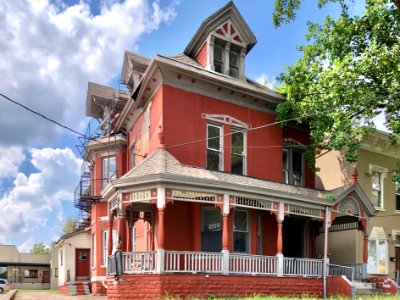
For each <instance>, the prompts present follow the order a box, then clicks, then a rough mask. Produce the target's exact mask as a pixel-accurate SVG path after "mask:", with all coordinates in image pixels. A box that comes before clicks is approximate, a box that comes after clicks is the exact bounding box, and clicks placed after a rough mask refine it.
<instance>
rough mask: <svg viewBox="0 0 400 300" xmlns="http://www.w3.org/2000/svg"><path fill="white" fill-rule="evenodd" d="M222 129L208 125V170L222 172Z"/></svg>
mask: <svg viewBox="0 0 400 300" xmlns="http://www.w3.org/2000/svg"><path fill="white" fill-rule="evenodd" d="M222 149H223V139H222V127H221V126H217V125H213V124H207V169H209V170H215V171H222V155H223V151H222Z"/></svg>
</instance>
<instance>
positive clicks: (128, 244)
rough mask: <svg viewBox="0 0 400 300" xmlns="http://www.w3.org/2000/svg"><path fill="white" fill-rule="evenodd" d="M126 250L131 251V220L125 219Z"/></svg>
mask: <svg viewBox="0 0 400 300" xmlns="http://www.w3.org/2000/svg"><path fill="white" fill-rule="evenodd" d="M126 229H127V230H126V231H127V234H126V251H127V252H131V251H132V226H131V221H130V220H126Z"/></svg>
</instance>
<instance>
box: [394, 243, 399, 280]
mask: <svg viewBox="0 0 400 300" xmlns="http://www.w3.org/2000/svg"><path fill="white" fill-rule="evenodd" d="M394 249H395V254H394V256H395V259H396V268H395V270H396V279H397V280H399V282H397V284H399V283H400V275H399V272H400V247H395V248H394Z"/></svg>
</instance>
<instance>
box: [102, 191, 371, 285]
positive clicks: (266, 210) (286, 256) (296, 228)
mask: <svg viewBox="0 0 400 300" xmlns="http://www.w3.org/2000/svg"><path fill="white" fill-rule="evenodd" d="M324 204H325V203H322V201H321V203H317V204H311V203H304V202H303V203H301V202H300V201H297V203H296V201H283V200H281V199H278V198H277V199H273V198H268V199H267V198H264V197H262V196H260V195H258V196H255V195H250V196H248V195H246V196H245V195H243V194H241V195H235V194H218V193H210V192H207V191H204V190H194V189H192V190H187V189H181V188H168V187H157V188H154V189H147V190H141V191H133V192H129V193H124V192H121V193H116V196H115V197H114V198H113V199H112V201H110V205H109V207H110V215H109V226H108V228H109V230H110V232H109V234H108V248H107V251H108V256H109V257H108V274H109V275H120V274H179V273H187V274H220V275H251V276H255V275H257V276H276V277H310V278H322V277H323V275H324V274H326V275H329V274H333V275H346V276H347V277H348V279H349V280H353V279H354V278H356V279H361V278H363V277H364V276H365V272H364V271H363V270H364V269H365V268H364V266H363V265H364V264H366V261H367V259H368V252H367V249H368V248H367V246H368V245H367V243H368V240H367V239H364V247H363V251H364V253H363V262H362V263H357V262H355V263H354V265H351V266H342V265H329V257H328V253H329V242H330V241H328V238H326V248H325V251H324V252H325V253H316V247H315V239H316V237H317V235H319V234H320V232H324V231H325V228H327V229H329V228H330V227H331V224H332V221H333V219H334V218H335V217H336V216H339V215H351V214H352V211H351V205H350V209H349V200H348V199H347V200H346V205H347V206H346V207H343V205H342V207H341V206H340V205H339V204H340V202H339V203H338V205H336V206H334V205H330V206H328V205H326V204H325V205H324ZM352 205H357V203H355V202H354V203H352ZM357 208H358V212H360V207H357ZM346 209H347V210H346ZM357 217H358V221H359V224H360V226H359V227H360V229H361V230H363V228H364V227H363V225H365V226H366V216H365V215H361V214H359V215H357ZM114 222H116V225H117V226H116V230H117V234H116V239H117V241H113V234H112V232H111V230H112V228H115V226H114ZM138 228H141V229H143V228H144V232H145V233H146V237H143V236H142V237H141V238H138V234H137V230H138ZM327 236H328V235H327ZM143 240H146V241H145V242H143ZM115 242H116V247H115V246H114V248H115V249H114V250H117V251H115V252H114V253H113V244H115ZM324 257H325V259H324Z"/></svg>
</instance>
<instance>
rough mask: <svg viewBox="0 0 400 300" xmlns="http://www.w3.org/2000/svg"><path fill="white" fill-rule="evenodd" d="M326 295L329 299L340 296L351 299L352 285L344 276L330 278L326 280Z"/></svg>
mask: <svg viewBox="0 0 400 300" xmlns="http://www.w3.org/2000/svg"><path fill="white" fill-rule="evenodd" d="M326 295H327V296H328V297H335V296H339V297H349V298H351V296H352V286H351V283H350V282H349V281H348V280H346V278H344V276H328V277H327V278H326Z"/></svg>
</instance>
